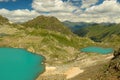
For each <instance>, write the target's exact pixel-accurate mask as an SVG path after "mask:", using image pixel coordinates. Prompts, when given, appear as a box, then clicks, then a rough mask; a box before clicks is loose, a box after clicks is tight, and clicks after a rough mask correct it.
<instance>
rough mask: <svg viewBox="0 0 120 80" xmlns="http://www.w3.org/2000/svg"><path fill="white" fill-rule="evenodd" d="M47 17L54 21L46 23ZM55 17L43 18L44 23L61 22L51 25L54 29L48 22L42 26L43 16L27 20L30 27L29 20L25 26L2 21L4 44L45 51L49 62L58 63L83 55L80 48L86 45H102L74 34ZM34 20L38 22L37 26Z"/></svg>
mask: <svg viewBox="0 0 120 80" xmlns="http://www.w3.org/2000/svg"><path fill="white" fill-rule="evenodd" d="M38 18H41V17H37V19H38ZM47 18H48V19H47ZM44 20H45V21H44ZM46 20H48V22H51V21H52V23H49V24H46ZM53 20H57V19H56V18H53V17H43V16H42V19H40V22H44V23H40V24H45V25H48V26H49V25H50V26H52V25H53V26H54V25H55V24H56V25H57V26H59V27H58V28H56V27H57V26H54V27H55V28H52V27H49V28H50V29H49V28H48V26H47V27H45V28H44V27H42V28H41V25H39V24H38V23H39V19H38V20H36V19H35V20H31V21H29V22H27V23H28V24H29V26H30V27H27V28H26V25H25V24H24V25H25V26H23V25H20V24H4V25H0V34H1V36H0V47H13V48H24V49H26V50H28V51H31V52H34V53H37V54H41V55H43V56H44V57H45V58H46V63H47V64H52V65H55V64H60V63H61V64H63V63H66V62H67V61H70V60H73V59H74V58H75V57H76V56H77V55H79V53H80V51H79V50H80V49H81V48H83V47H87V46H89V45H99V44H97V43H94V42H93V41H92V40H90V39H88V38H81V37H78V36H76V35H73V33H71V32H70V31H69V29H67V28H64V26H63V24H61V23H54V22H59V21H58V20H57V21H53ZM35 21H36V22H35ZM33 23H36V26H35V24H33ZM30 24H31V25H30ZM59 24H60V25H59ZM38 26H39V27H40V28H39V27H38ZM60 26H61V27H60ZM46 28H47V29H46ZM59 28H60V29H59ZM57 29H58V31H57ZM59 30H60V31H59ZM64 30H66V31H64ZM63 31H64V32H63ZM67 31H68V32H67ZM62 32H63V33H62ZM3 34H4V35H3Z"/></svg>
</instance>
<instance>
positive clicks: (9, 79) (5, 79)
mask: <svg viewBox="0 0 120 80" xmlns="http://www.w3.org/2000/svg"><path fill="white" fill-rule="evenodd" d="M44 59H45V58H44V57H43V56H40V55H37V54H33V53H31V52H28V51H26V50H24V49H19V48H0V80H35V79H36V78H37V77H38V76H39V74H41V73H42V72H44V68H45V66H44V64H42V63H43V61H44Z"/></svg>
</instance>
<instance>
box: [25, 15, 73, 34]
mask: <svg viewBox="0 0 120 80" xmlns="http://www.w3.org/2000/svg"><path fill="white" fill-rule="evenodd" d="M23 25H24V26H25V27H31V28H42V29H47V30H51V31H57V32H61V33H64V34H72V32H71V31H70V30H69V29H68V28H67V27H65V25H63V24H62V22H60V21H59V20H58V19H57V18H56V17H53V16H43V15H41V16H38V17H36V18H34V19H32V20H29V21H28V22H25V23H23Z"/></svg>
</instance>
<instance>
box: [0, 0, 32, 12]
mask: <svg viewBox="0 0 120 80" xmlns="http://www.w3.org/2000/svg"><path fill="white" fill-rule="evenodd" d="M31 4H32V0H17V1H8V2H6V1H5V2H4V1H3V2H0V8H6V9H9V10H16V9H32V8H31Z"/></svg>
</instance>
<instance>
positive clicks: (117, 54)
mask: <svg viewBox="0 0 120 80" xmlns="http://www.w3.org/2000/svg"><path fill="white" fill-rule="evenodd" d="M113 55H114V57H113V58H112V59H111V61H110V63H109V65H108V67H107V68H105V71H104V72H103V73H102V74H101V75H100V76H99V79H96V80H120V48H119V49H118V50H116V51H114V54H113Z"/></svg>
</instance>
